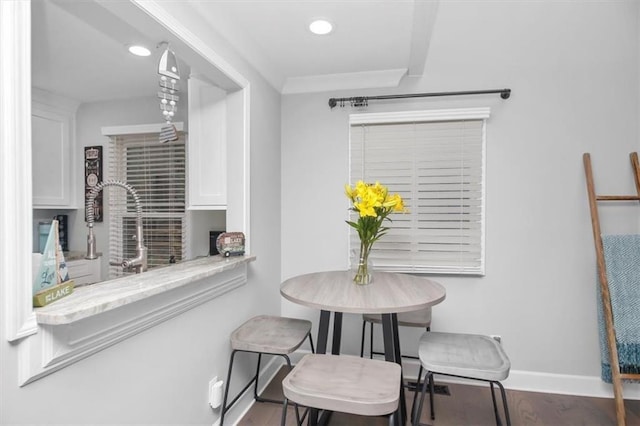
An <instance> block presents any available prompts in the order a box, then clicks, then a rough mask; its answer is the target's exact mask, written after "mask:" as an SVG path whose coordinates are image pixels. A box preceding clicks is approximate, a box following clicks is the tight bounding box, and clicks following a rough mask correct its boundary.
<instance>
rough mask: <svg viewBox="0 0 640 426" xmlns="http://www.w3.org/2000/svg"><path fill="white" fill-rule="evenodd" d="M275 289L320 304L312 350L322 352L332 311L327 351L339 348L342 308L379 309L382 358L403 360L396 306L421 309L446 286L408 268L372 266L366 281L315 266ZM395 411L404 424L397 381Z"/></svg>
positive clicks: (295, 299) (315, 305) (439, 299)
mask: <svg viewBox="0 0 640 426" xmlns="http://www.w3.org/2000/svg"><path fill="white" fill-rule="evenodd" d="M280 294H282V296H283V297H284V298H285V299H287V300H290V301H291V302H293V303H296V304H299V305H302V306H307V307H310V308H315V309H319V310H320V323H319V326H318V339H317V348H316V352H317V353H326V351H327V340H328V337H329V321H330V317H331V314H332V313H333V315H334V318H333V339H332V345H331V353H332V354H335V355H337V354H339V353H340V340H341V335H342V314H343V313H355V314H382V333H383V336H384V352H385V359H386V360H387V361H391V362H396V363H398V364H400V365H402V361H401V357H400V341H399V338H398V336H399V333H398V318H397V315H396V314H397V313H398V312H409V311H416V310H419V309H423V308H426V307H429V306H433V305H436V304H438V303H440V302H442V301H443V300H444V299H445V297H446V291H445V289H444V287H443V286H442V285H440V284H439V283H437V282H435V281H432V280H430V279H427V278H423V277H418V276H414V275H408V274H397V273H391V272H380V271H374V273H373V281H372V282H371V283H370V284H367V285H358V284H355V283H354V282H353V272H352V271H328V272H314V273H311V274H305V275H299V276H297V277H293V278H289V279H288V280H286V281H285V282H283V283H282V285H281V286H280ZM400 392H401V395H400V396H401V398H400V407H398V416H396V418H398V419H400V424H405V419H406V418H407V416H406V404H405V399H404V387H401V389H400Z"/></svg>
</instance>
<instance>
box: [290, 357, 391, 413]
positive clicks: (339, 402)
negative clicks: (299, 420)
mask: <svg viewBox="0 0 640 426" xmlns="http://www.w3.org/2000/svg"><path fill="white" fill-rule="evenodd" d="M400 378H401V369H400V366H399V365H398V364H396V363H392V362H387V361H382V360H375V359H368V358H360V357H355V356H350V355H329V354H309V355H305V356H304V357H303V358H302V360H301V361H300V362H298V364H296V366H295V367H294V368H293V370H292V371H291V372H290V373H289V374H288V375H287V377H285V379H284V380H283V381H282V389H283V392H284V396H285V397H286V398H287V399H289V400H290V401H293V402H295V403H297V404H300V405H304V406H307V407H313V408H318V409H323V410H330V411H339V412H343V413H350V414H356V415H363V416H381V415H385V414H389V413H392V412H393V411H395V410H397V409H398V401H399V398H400Z"/></svg>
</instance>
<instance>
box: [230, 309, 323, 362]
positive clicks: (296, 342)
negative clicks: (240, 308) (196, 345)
mask: <svg viewBox="0 0 640 426" xmlns="http://www.w3.org/2000/svg"><path fill="white" fill-rule="evenodd" d="M310 331H311V321H307V320H302V319H297V318H286V317H279V316H269V315H260V316H256V317H253V318H251V319H250V320H248V321H247V322H245V323H244V324H242V325H241V326H240V327H238V328H236V329H235V330H234V331H233V333H231V348H232V349H235V350H239V351H249V352H261V353H270V354H278V355H286V354H290V353H291V352H293V351H295V350H296V349H298V348H299V347H300V345H302V343H303V342H304V341H305V339H306V338H307V335H308V334H309V332H310Z"/></svg>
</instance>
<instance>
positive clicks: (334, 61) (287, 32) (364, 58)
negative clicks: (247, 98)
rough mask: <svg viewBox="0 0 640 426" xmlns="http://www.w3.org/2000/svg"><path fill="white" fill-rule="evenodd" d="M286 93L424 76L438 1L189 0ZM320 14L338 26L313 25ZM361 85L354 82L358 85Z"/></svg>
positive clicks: (389, 83) (385, 84) (380, 82)
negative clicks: (316, 29) (323, 31)
mask: <svg viewBox="0 0 640 426" xmlns="http://www.w3.org/2000/svg"><path fill="white" fill-rule="evenodd" d="M190 3H191V4H192V5H193V6H194V7H195V8H196V9H197V10H198V11H199V12H200V13H201V16H203V17H204V18H205V19H206V20H208V21H209V22H210V23H211V24H212V27H213V28H215V29H216V30H217V31H218V32H219V33H220V34H221V35H223V36H224V37H225V38H226V39H227V40H229V41H230V42H231V43H232V44H233V45H234V46H235V47H236V48H237V49H238V50H239V51H240V52H241V53H242V54H243V55H244V56H245V57H246V58H248V60H249V61H250V62H251V63H252V64H253V65H254V66H255V67H256V68H257V69H258V70H260V71H261V72H262V74H263V75H264V76H265V77H266V78H267V79H268V80H269V81H270V82H271V84H272V85H273V86H274V87H276V88H277V89H279V90H281V91H282V92H283V93H295V92H308V91H324V90H334V89H345V88H360V87H359V86H362V85H364V86H362V87H370V86H367V85H372V84H373V85H375V86H377V87H380V86H389V85H394V86H395V85H397V83H398V81H399V79H400V78H402V76H404V75H405V74H410V75H422V73H423V70H424V65H425V61H426V55H427V51H428V47H429V40H430V38H431V32H432V30H433V25H434V22H435V16H436V12H437V7H438V1H437V0H328V1H318V0H242V1H237V0H235V1H234V0H190ZM315 18H324V19H327V20H329V21H330V22H332V23H333V26H334V31H333V32H332V33H331V34H329V35H326V36H317V35H314V34H312V33H311V32H310V31H309V30H308V25H309V23H310V22H311V21H312V20H313V19H315ZM354 86H355V87H354Z"/></svg>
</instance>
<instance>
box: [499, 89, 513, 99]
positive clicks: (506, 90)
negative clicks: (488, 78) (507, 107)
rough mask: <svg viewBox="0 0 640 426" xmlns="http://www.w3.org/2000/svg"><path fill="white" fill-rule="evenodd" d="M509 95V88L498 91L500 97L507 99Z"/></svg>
mask: <svg viewBox="0 0 640 426" xmlns="http://www.w3.org/2000/svg"><path fill="white" fill-rule="evenodd" d="M510 96H511V89H504V90H503V91H502V92H500V97H501V98H502V99H509V97H510Z"/></svg>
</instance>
